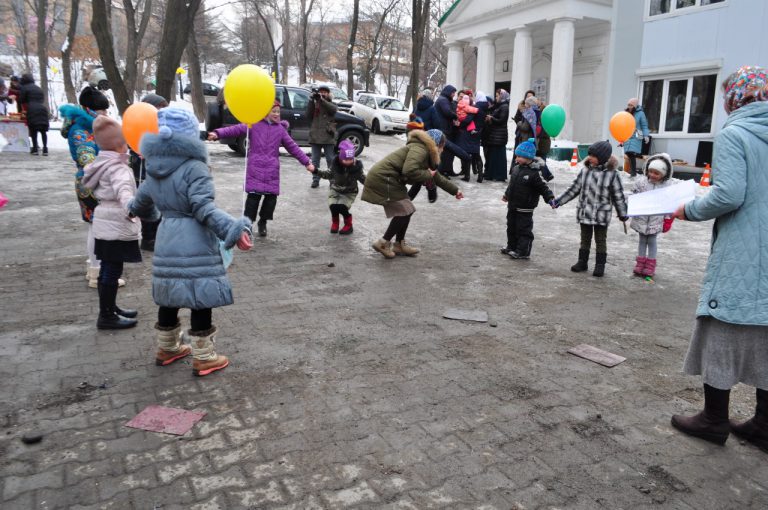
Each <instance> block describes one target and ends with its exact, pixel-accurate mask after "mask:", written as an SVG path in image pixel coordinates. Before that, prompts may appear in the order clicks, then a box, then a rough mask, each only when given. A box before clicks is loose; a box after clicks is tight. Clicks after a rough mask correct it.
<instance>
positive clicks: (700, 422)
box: [672, 384, 731, 445]
mask: <svg viewBox="0 0 768 510" xmlns="http://www.w3.org/2000/svg"><path fill="white" fill-rule="evenodd" d="M730 397H731V390H718V389H717V388H713V387H712V386H709V385H708V384H705V385H704V410H703V411H702V412H700V413H699V414H695V415H693V416H682V415H679V414H676V415H674V416H673V417H672V426H673V427H675V428H676V429H677V430H679V431H680V432H682V433H684V434H688V435H689V436H694V437H699V438H701V439H704V440H706V441H709V442H711V443H716V444H719V445H723V444H725V441H726V440H727V439H728V433H729V429H730V423H729V421H728V402H729V400H730Z"/></svg>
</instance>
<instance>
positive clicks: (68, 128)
mask: <svg viewBox="0 0 768 510" xmlns="http://www.w3.org/2000/svg"><path fill="white" fill-rule="evenodd" d="M59 112H60V113H61V116H62V117H63V118H64V123H63V124H62V126H61V135H62V136H63V137H64V138H66V139H67V142H68V144H69V154H70V156H72V160H73V161H74V162H75V167H76V169H77V170H76V171H75V194H76V195H77V202H78V204H79V206H80V215H81V217H82V218H83V221H85V222H88V223H90V222H91V220H92V219H93V210H94V208H95V207H96V206H97V205H98V204H99V201H98V200H96V197H94V196H93V192H92V191H91V190H90V189H89V188H87V187H86V186H85V185H83V168H84V167H85V166H86V165H88V164H89V163H90V162H92V161H93V160H94V159H95V158H96V156H97V155H98V153H99V146H98V145H96V142H95V141H94V139H93V133H92V131H93V119H94V118H95V117H96V116H95V115H93V114H91V113H90V112H88V111H86V110H85V109H84V108H81V107H79V106H76V105H72V104H65V105H62V106H60V107H59Z"/></svg>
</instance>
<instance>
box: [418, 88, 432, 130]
mask: <svg viewBox="0 0 768 510" xmlns="http://www.w3.org/2000/svg"><path fill="white" fill-rule="evenodd" d="M413 114H414V115H415V116H416V117H419V118H420V119H421V121H422V122H423V123H424V131H429V130H430V129H432V128H434V127H435V121H434V116H435V102H434V101H433V100H432V90H431V89H424V90H423V91H421V95H420V96H419V99H418V100H416V107H415V108H414V109H413Z"/></svg>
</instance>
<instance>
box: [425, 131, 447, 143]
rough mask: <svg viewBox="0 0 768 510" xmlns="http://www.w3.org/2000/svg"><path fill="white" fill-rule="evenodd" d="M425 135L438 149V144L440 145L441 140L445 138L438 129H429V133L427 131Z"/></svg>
mask: <svg viewBox="0 0 768 510" xmlns="http://www.w3.org/2000/svg"><path fill="white" fill-rule="evenodd" d="M427 134H428V135H429V137H430V138H431V139H432V140H434V142H435V145H437V146H438V147H440V144H441V143H442V141H443V138H444V136H445V135H443V132H442V131H440V130H439V129H430V130H429V131H427Z"/></svg>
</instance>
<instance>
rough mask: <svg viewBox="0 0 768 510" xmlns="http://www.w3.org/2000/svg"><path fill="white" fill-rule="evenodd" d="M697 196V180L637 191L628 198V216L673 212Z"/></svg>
mask: <svg viewBox="0 0 768 510" xmlns="http://www.w3.org/2000/svg"><path fill="white" fill-rule="evenodd" d="M694 198H696V181H692V180H691V181H682V182H680V183H678V184H673V185H672V186H667V187H666V188H660V189H654V190H651V191H646V192H644V193H636V194H634V195H630V196H629V197H628V198H627V216H654V215H660V214H672V213H673V212H675V211H676V210H677V207H678V206H679V205H680V204H682V203H684V202H689V201H691V200H693V199H694Z"/></svg>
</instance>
